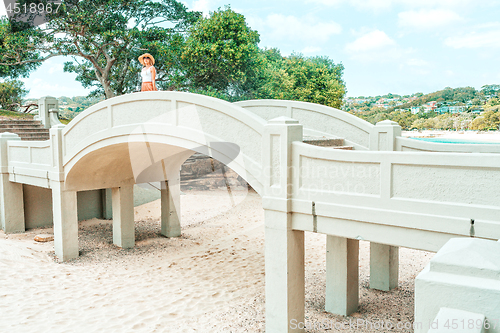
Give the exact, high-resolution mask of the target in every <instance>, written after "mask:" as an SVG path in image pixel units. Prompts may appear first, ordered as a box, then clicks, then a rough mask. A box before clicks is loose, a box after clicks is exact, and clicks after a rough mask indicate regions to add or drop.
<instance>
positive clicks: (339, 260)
mask: <svg viewBox="0 0 500 333" xmlns="http://www.w3.org/2000/svg"><path fill="white" fill-rule="evenodd" d="M358 258H359V241H358V240H356V239H349V238H343V237H336V236H330V235H327V237H326V300H325V310H326V311H328V312H331V313H334V314H338V315H344V316H346V315H349V314H351V313H353V312H356V311H357V310H358V299H359V285H358V279H359V274H358V265H359V261H358Z"/></svg>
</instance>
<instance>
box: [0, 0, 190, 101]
mask: <svg viewBox="0 0 500 333" xmlns="http://www.w3.org/2000/svg"><path fill="white" fill-rule="evenodd" d="M63 12H64V15H59V16H54V17H53V18H52V19H51V20H49V22H48V23H47V24H46V26H45V27H43V28H41V27H32V28H29V29H26V30H23V31H16V32H13V31H12V29H11V30H10V34H9V35H10V37H9V38H8V43H4V44H3V47H2V49H1V50H0V51H1V53H0V65H2V66H5V65H9V66H18V65H25V64H30V63H31V64H33V63H39V62H42V61H44V60H46V59H49V58H51V57H55V56H73V57H74V62H69V63H66V64H65V70H66V71H71V72H75V73H77V75H78V76H77V80H79V81H80V82H82V84H83V85H84V86H85V87H91V86H92V87H97V91H96V92H95V94H101V93H102V94H104V95H105V96H106V98H110V97H113V96H114V95H115V94H121V93H125V92H130V91H133V88H134V86H135V84H133V82H136V81H137V74H136V73H137V72H138V71H139V69H140V65H139V64H138V62H137V61H136V59H137V57H138V56H139V55H140V54H141V53H144V52H146V51H147V52H150V53H152V54H153V55H155V57H157V58H158V59H157V60H160V61H158V62H157V63H158V66H157V71H158V73H159V74H160V77H159V81H161V80H164V79H165V78H166V77H170V76H173V74H172V73H174V72H175V70H174V69H172V68H168V69H167V66H171V65H172V64H173V63H175V60H174V59H173V58H175V54H176V53H178V42H179V41H180V40H182V38H181V37H180V36H179V34H181V33H183V32H185V31H186V30H187V29H188V27H190V26H191V25H192V24H194V22H195V21H196V20H197V19H198V18H199V16H200V13H198V12H189V11H188V10H187V8H186V7H185V6H184V5H183V4H181V3H179V2H177V1H175V0H161V1H145V0H82V1H79V2H77V3H76V5H74V6H72V7H67V8H65V10H64V11H63ZM163 23H165V24H166V23H169V24H170V25H171V27H169V28H162V27H160V25H161V24H163ZM6 30H8V29H6ZM0 37H2V38H4V40H5V39H7V37H6V36H0ZM171 46H174V47H173V55H170V54H169V53H168V51H169V50H170V49H169V47H171ZM176 48H177V49H176ZM24 53H26V54H28V57H27V58H28V59H23V57H20V56H19V55H20V54H24ZM77 59H78V60H77ZM165 59H166V61H165Z"/></svg>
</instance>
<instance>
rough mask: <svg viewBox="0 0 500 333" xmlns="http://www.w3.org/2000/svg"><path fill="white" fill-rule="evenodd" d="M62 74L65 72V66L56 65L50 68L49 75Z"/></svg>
mask: <svg viewBox="0 0 500 333" xmlns="http://www.w3.org/2000/svg"><path fill="white" fill-rule="evenodd" d="M62 72H64V65H63V64H56V65H54V66H52V67H50V68H49V74H54V73H62Z"/></svg>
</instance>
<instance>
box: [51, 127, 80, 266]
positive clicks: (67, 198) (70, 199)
mask: <svg viewBox="0 0 500 333" xmlns="http://www.w3.org/2000/svg"><path fill="white" fill-rule="evenodd" d="M63 129H64V125H60V126H54V127H53V128H51V129H50V144H51V148H52V172H49V179H50V188H51V189H52V214H53V216H54V249H55V252H56V256H57V257H58V258H59V259H60V260H62V261H66V260H69V259H73V258H76V257H78V207H77V196H76V191H68V190H66V188H65V183H64V166H63V135H62V130H63Z"/></svg>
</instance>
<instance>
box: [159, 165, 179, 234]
mask: <svg viewBox="0 0 500 333" xmlns="http://www.w3.org/2000/svg"><path fill="white" fill-rule="evenodd" d="M177 177H180V172H178V173H177ZM180 207H181V187H180V181H179V179H172V178H171V179H169V180H167V181H164V182H161V234H162V235H163V236H165V237H179V236H180V235H181V219H180V217H181V210H180Z"/></svg>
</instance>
